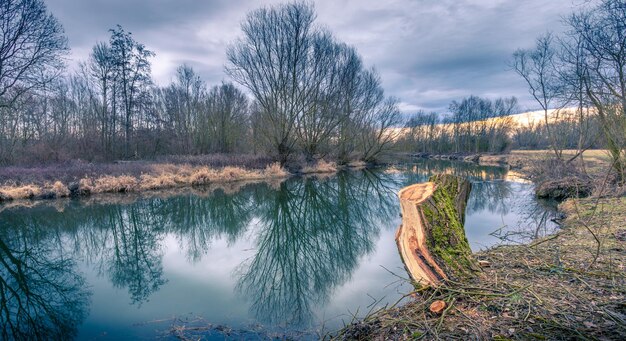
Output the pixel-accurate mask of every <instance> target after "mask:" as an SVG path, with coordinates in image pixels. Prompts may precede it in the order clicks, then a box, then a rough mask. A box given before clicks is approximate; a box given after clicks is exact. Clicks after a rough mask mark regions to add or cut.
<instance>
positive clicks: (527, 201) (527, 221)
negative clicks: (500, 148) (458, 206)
mask: <svg viewBox="0 0 626 341" xmlns="http://www.w3.org/2000/svg"><path fill="white" fill-rule="evenodd" d="M466 215H467V221H466V225H465V228H466V231H467V234H468V239H470V244H472V249H474V250H477V249H479V248H484V247H486V246H491V245H494V244H499V243H509V244H510V243H527V242H529V241H531V240H533V239H536V238H538V237H542V236H545V235H547V234H550V233H553V232H554V230H555V229H556V228H557V225H556V224H555V223H554V222H553V221H552V220H551V219H552V218H554V217H555V216H556V208H555V205H554V204H553V203H551V202H549V201H544V200H539V199H536V198H535V196H534V191H533V185H532V184H530V183H524V182H510V181H504V180H496V181H486V182H476V183H474V184H473V187H472V192H471V193H470V199H469V201H468V206H467V210H466Z"/></svg>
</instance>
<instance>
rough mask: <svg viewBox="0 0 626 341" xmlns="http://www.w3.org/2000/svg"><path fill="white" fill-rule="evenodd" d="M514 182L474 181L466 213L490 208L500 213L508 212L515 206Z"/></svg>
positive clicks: (489, 209) (490, 210) (491, 210)
mask: <svg viewBox="0 0 626 341" xmlns="http://www.w3.org/2000/svg"><path fill="white" fill-rule="evenodd" d="M514 191H515V190H514V188H513V183H512V182H509V181H503V180H499V181H485V182H474V183H473V184H472V191H471V193H470V198H469V200H468V202H467V208H466V211H465V212H466V214H472V213H473V212H478V211H483V210H485V209H486V210H488V211H489V212H491V213H496V214H500V215H504V214H508V213H509V211H510V210H511V208H512V207H513V205H512V202H511V200H514V199H515V198H514V196H513V195H512V193H513V192H514Z"/></svg>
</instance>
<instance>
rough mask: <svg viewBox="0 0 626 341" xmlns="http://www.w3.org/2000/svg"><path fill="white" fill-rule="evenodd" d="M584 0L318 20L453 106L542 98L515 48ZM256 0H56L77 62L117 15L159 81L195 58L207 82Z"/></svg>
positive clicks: (399, 90) (340, 4) (398, 80)
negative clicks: (524, 75)
mask: <svg viewBox="0 0 626 341" xmlns="http://www.w3.org/2000/svg"><path fill="white" fill-rule="evenodd" d="M572 1H576V0H551V1H545V0H528V1H516V0H456V1H455V0H439V1H437V0H393V1H376V0H343V1H333V0H327V1H326V0H324V1H322V0H318V1H316V2H315V6H316V9H317V12H318V23H319V24H321V25H324V26H326V27H328V28H329V29H330V30H331V31H332V32H334V33H335V34H336V36H337V37H338V38H339V39H340V40H342V41H344V42H346V43H348V44H351V45H354V46H355V47H356V48H357V49H358V50H359V52H360V54H361V55H362V56H363V59H364V60H365V62H366V63H367V64H368V65H372V66H375V67H376V69H377V70H378V71H379V73H380V74H381V77H382V80H383V84H384V86H385V90H386V92H387V93H388V94H389V95H393V96H396V97H398V98H400V100H401V103H402V105H401V108H402V109H403V111H405V112H414V111H415V110H418V109H425V110H437V111H445V110H446V109H447V106H448V104H449V103H450V102H451V101H452V100H455V99H460V98H461V97H464V96H469V95H471V94H474V95H479V96H487V97H499V96H517V97H518V98H519V99H520V102H521V104H522V106H523V107H525V108H534V107H535V106H536V105H535V104H534V103H533V102H532V100H531V99H530V96H529V95H528V92H527V90H526V88H525V86H524V83H523V81H521V80H520V79H519V77H517V76H516V75H515V74H514V73H513V72H512V71H511V70H509V68H508V66H507V62H508V61H509V60H510V57H511V55H512V53H513V52H514V51H515V49H517V48H520V47H531V46H532V45H533V42H534V39H535V37H537V36H538V35H539V34H541V33H543V32H545V31H548V30H550V31H556V32H558V31H561V30H562V29H563V28H562V25H561V17H562V16H564V15H567V14H568V13H570V12H571V11H572V10H573V9H574V8H575V7H576V6H577V4H576V3H575V2H572ZM279 2H281V1H280V0H276V1H264V2H263V3H260V2H258V1H253V0H234V1H228V0H211V1H198V0H174V1H172V0H90V1H76V0H47V1H46V3H47V4H48V7H49V9H50V10H51V11H52V13H53V14H54V15H55V16H56V17H57V18H59V20H60V21H61V22H62V24H63V25H64V27H65V30H66V34H67V36H68V38H69V41H70V46H71V47H72V62H71V63H70V64H74V65H75V64H76V63H77V61H79V60H84V59H86V58H87V56H88V54H89V51H90V49H91V47H92V46H93V45H94V44H95V42H96V41H101V40H107V39H108V29H109V28H112V27H114V26H115V25H116V24H120V25H122V26H123V27H124V28H125V29H126V30H128V31H131V32H133V35H134V36H135V39H137V40H138V41H140V42H142V43H144V44H145V45H146V46H147V47H148V48H149V49H151V50H153V51H155V52H156V54H157V56H156V57H155V59H154V60H153V75H154V78H155V80H156V81H157V83H159V84H167V83H168V82H170V81H171V79H172V77H173V74H174V70H175V69H176V67H177V66H178V65H180V64H182V63H188V64H190V65H192V66H193V67H194V68H196V69H197V70H198V72H199V73H200V74H201V75H202V77H203V78H204V79H205V80H206V82H207V83H208V84H216V83H218V82H220V81H222V80H224V79H226V77H227V76H226V75H225V74H224V72H223V66H224V63H225V62H226V56H225V51H226V46H227V45H228V44H229V43H230V42H232V41H233V40H234V39H236V37H238V36H239V34H240V30H239V23H240V22H241V20H242V19H243V18H244V17H245V15H246V13H247V12H248V11H250V10H253V9H255V8H257V7H259V6H262V5H263V4H267V3H279Z"/></svg>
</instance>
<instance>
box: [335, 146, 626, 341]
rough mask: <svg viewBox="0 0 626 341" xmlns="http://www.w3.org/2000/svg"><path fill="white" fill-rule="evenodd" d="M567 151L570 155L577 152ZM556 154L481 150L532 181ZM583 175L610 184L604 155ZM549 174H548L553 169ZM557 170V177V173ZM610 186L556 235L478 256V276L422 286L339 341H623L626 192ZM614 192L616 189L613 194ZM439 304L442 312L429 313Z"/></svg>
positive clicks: (588, 158) (566, 208) (569, 212)
mask: <svg viewBox="0 0 626 341" xmlns="http://www.w3.org/2000/svg"><path fill="white" fill-rule="evenodd" d="M573 155H574V151H565V152H564V156H565V157H568V156H573ZM550 157H551V152H550V151H513V152H511V153H510V154H507V155H481V156H480V160H479V163H481V164H483V165H502V164H508V165H509V166H510V167H511V168H512V169H515V170H517V171H518V172H520V173H521V174H522V175H523V176H525V177H527V178H533V177H535V179H536V178H537V173H538V172H541V171H543V170H545V169H543V168H538V167H545V166H546V165H550V163H549V162H550ZM583 159H584V173H585V174H586V176H589V177H590V178H592V179H594V181H595V182H602V180H604V181H606V178H607V177H606V175H607V174H608V171H609V169H610V159H609V157H608V155H607V154H606V152H605V151H602V150H590V151H586V152H585V153H584V154H583ZM548 173H549V170H548ZM551 175H552V174H551ZM605 185H606V184H605V183H599V184H596V186H595V187H596V188H595V189H594V195H593V196H592V197H590V198H586V199H568V200H567V201H565V202H564V203H562V204H561V205H560V206H559V209H560V211H561V212H563V213H564V214H565V215H566V219H565V220H563V221H562V222H561V223H562V229H560V230H559V232H558V233H557V234H555V235H552V236H548V237H546V238H544V239H541V240H537V241H534V242H533V243H532V244H530V245H515V246H499V247H496V248H492V249H490V250H486V251H482V252H480V253H477V254H475V257H477V258H478V259H479V260H482V261H485V262H486V263H483V264H486V265H487V266H485V267H483V268H482V271H481V272H480V274H479V275H478V277H477V278H475V279H473V280H471V281H469V282H466V283H456V282H450V283H447V284H446V285H445V286H443V287H441V288H438V289H421V290H420V289H418V290H416V291H414V292H411V293H407V295H406V296H405V297H404V298H403V299H402V300H401V301H400V302H398V303H397V304H395V305H394V306H392V307H387V308H386V309H383V310H380V311H378V312H375V313H373V314H370V315H369V316H368V317H366V318H365V319H363V320H361V321H358V322H355V323H352V324H350V325H348V326H347V327H346V328H344V329H343V330H341V331H340V332H339V333H338V334H336V335H335V336H334V337H335V338H337V339H358V340H371V339H376V340H387V339H393V340H396V339H426V340H437V339H443V340H448V339H459V340H469V339H479V340H483V339H493V340H572V339H581V340H586V339H592V340H594V339H605V340H622V339H624V338H626V198H624V197H619V194H618V193H621V192H619V191H616V190H615V188H611V186H610V185H606V186H605ZM608 192H612V193H613V194H612V195H609V194H608ZM437 300H443V301H445V302H446V309H445V310H444V311H443V313H441V314H435V313H432V312H430V310H429V306H430V304H431V303H433V302H434V301H437Z"/></svg>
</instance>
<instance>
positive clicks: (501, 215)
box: [0, 161, 555, 340]
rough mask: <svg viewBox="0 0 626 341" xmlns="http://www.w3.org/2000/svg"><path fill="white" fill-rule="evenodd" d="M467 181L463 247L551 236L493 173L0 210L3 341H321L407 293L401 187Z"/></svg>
mask: <svg viewBox="0 0 626 341" xmlns="http://www.w3.org/2000/svg"><path fill="white" fill-rule="evenodd" d="M435 172H451V173H456V174H460V175H464V176H468V177H470V178H471V179H472V182H473V189H472V192H471V195H470V200H469V203H468V207H467V212H466V230H467V236H468V239H469V241H470V244H471V247H472V249H474V250H476V251H478V250H480V249H482V248H485V247H489V246H492V245H495V244H498V243H502V242H506V243H519V242H527V241H528V240H531V239H532V238H535V237H537V236H541V235H544V234H546V233H551V232H552V231H553V230H554V228H555V225H554V224H553V223H552V222H551V221H550V218H551V216H552V214H554V209H553V206H552V205H550V204H549V203H546V202H541V201H538V200H536V199H534V198H533V192H532V184H529V183H526V182H523V181H512V180H510V179H509V176H508V174H507V172H506V171H505V170H504V169H502V168H497V167H479V166H475V165H470V164H464V163H453V162H446V161H423V162H419V163H417V164H411V165H404V166H402V167H398V168H393V169H386V170H375V171H353V172H343V173H340V174H338V175H336V176H331V177H321V178H317V177H307V178H293V179H289V180H287V181H284V182H282V183H274V184H251V185H245V186H243V185H230V186H226V187H225V188H217V189H215V188H207V189H203V190H198V189H195V190H189V189H186V190H181V191H178V192H177V193H176V192H175V193H159V194H155V193H152V194H147V195H143V196H138V195H114V196H110V197H107V196H94V197H92V198H87V199H82V200H66V201H53V202H44V203H40V204H38V205H35V206H34V207H28V208H27V207H8V206H4V207H2V206H0V210H2V211H0V326H1V327H0V328H2V330H1V332H2V335H1V336H2V338H4V339H6V338H25V339H32V338H36V337H37V336H39V337H41V338H53V339H54V338H57V339H68V338H78V339H104V340H108V339H110V340H118V339H142V338H143V339H152V338H155V337H164V338H175V337H176V336H177V333H184V335H185V336H194V335H195V336H198V335H201V336H202V337H203V338H205V339H220V340H222V339H224V338H233V339H267V338H272V337H277V338H281V337H292V338H316V337H318V336H319V335H320V333H325V332H327V331H332V330H334V329H336V328H337V327H340V326H342V325H343V323H347V322H349V321H351V319H352V318H353V316H363V315H365V314H367V312H368V311H370V310H372V309H377V308H380V307H382V306H384V305H386V304H392V303H394V302H396V301H397V300H398V299H399V298H400V297H401V296H402V295H403V294H404V293H406V292H408V291H410V288H409V286H408V284H407V283H406V282H405V281H403V280H402V279H400V277H406V276H407V275H406V273H405V271H404V269H403V267H402V263H401V260H400V258H399V256H398V253H397V249H396V245H395V242H394V233H395V230H396V228H397V227H398V225H399V224H400V218H399V207H398V206H399V205H398V201H397V197H396V193H397V191H398V189H400V188H402V187H404V186H406V185H409V184H412V183H415V182H422V181H425V180H426V179H427V178H428V176H429V175H430V174H432V173H435Z"/></svg>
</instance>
